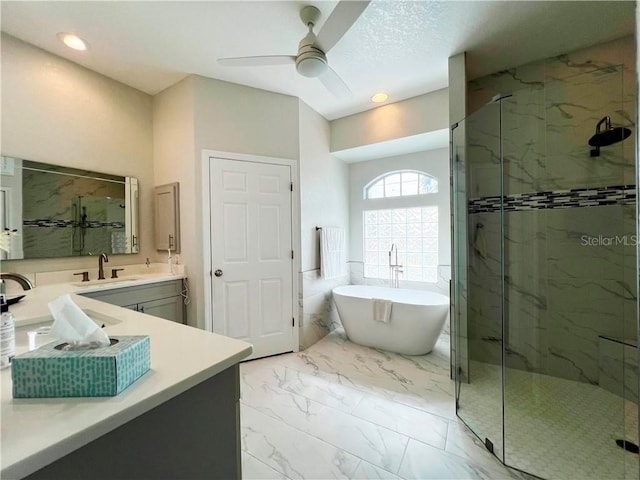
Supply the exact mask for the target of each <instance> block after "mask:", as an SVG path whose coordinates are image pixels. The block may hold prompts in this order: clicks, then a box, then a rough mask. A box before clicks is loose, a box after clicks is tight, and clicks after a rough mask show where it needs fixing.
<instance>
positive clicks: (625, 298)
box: [465, 37, 637, 388]
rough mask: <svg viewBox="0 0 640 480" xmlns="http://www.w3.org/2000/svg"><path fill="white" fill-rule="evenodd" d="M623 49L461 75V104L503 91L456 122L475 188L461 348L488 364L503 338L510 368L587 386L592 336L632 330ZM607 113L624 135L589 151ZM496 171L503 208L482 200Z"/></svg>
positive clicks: (595, 340) (620, 335) (630, 112)
mask: <svg viewBox="0 0 640 480" xmlns="http://www.w3.org/2000/svg"><path fill="white" fill-rule="evenodd" d="M634 59H635V50H634V41H633V38H632V37H626V38H622V39H619V40H617V41H614V42H610V43H607V44H603V45H597V46H594V47H591V48H588V49H584V50H580V51H578V52H573V53H569V54H566V55H561V56H558V57H554V58H550V59H546V60H543V61H539V62H535V63H533V64H529V65H525V66H522V67H517V68H514V69H511V70H509V71H505V72H500V73H497V74H494V75H490V76H487V77H483V78H480V79H476V80H473V81H471V82H470V83H469V96H470V105H471V110H474V109H477V108H478V106H479V105H482V104H483V103H486V102H487V101H488V100H489V99H490V98H492V97H493V96H494V95H496V94H501V95H505V94H511V95H512V96H511V97H510V98H507V99H505V100H503V101H502V112H500V111H499V110H500V104H499V103H493V104H490V105H487V106H485V107H483V108H482V109H481V110H478V111H477V112H476V113H474V114H472V115H471V116H470V117H468V118H467V120H466V125H465V126H466V130H467V153H468V154H467V172H468V177H467V181H468V189H469V197H468V198H469V199H471V200H474V199H476V200H477V199H482V201H480V202H474V203H473V205H472V209H471V210H470V213H469V225H468V229H469V240H470V244H469V278H468V282H469V283H468V292H467V294H468V301H469V310H468V315H469V326H468V329H469V331H468V334H469V345H470V346H469V354H470V357H471V359H474V360H480V361H486V362H490V363H496V364H497V363H500V362H501V342H500V341H501V340H504V346H505V362H506V364H507V366H509V367H512V368H516V369H522V370H529V371H534V372H538V373H546V374H550V375H554V376H559V377H563V378H568V379H572V380H577V381H581V382H587V383H591V384H598V382H599V376H602V372H599V354H598V351H599V348H598V346H599V342H600V337H601V336H608V337H612V338H616V339H621V340H622V339H635V338H636V336H637V332H636V311H635V309H636V295H637V293H636V287H635V271H636V254H635V246H634V242H635V237H634V235H635V217H634V212H635V205H634V202H633V201H631V200H630V198H629V197H633V198H635V190H634V187H635V185H634V184H635V179H634V178H635V151H634V144H635V130H636V129H635V125H633V120H632V119H634V118H635V67H634ZM500 113H502V129H501V131H500ZM605 115H609V116H611V120H612V123H613V124H614V125H624V126H628V127H629V128H631V129H632V131H633V134H632V136H631V137H630V138H628V139H627V140H625V141H624V142H623V143H618V144H615V145H612V146H610V147H604V148H602V150H601V155H600V157H595V158H593V157H591V156H590V150H591V147H589V145H588V144H587V141H588V139H589V138H590V137H591V135H593V133H594V131H595V126H596V124H597V122H598V121H599V120H600V118H602V117H603V116H605ZM500 133H501V134H502V136H500ZM501 149H502V150H501ZM500 153H502V156H503V159H504V163H503V167H502V169H501V166H500V161H499V160H500ZM501 181H502V182H503V185H502V188H503V189H504V190H503V191H504V195H505V196H506V197H507V198H506V199H505V202H506V203H505V205H509V206H508V207H507V208H505V212H504V214H503V218H502V219H501V214H500V212H499V208H498V210H495V209H493V210H492V209H491V208H490V207H487V206H486V205H488V204H491V203H492V202H493V203H494V204H495V202H496V201H497V202H498V203H499V198H500V195H501V184H500V183H501ZM611 186H616V187H620V188H618V189H617V190H616V191H613V190H611V191H606V190H602V189H603V187H611ZM572 189H584V190H583V191H581V192H573V193H571V192H570V190H572ZM589 189H591V190H589ZM595 189H600V190H595ZM620 192H622V193H620ZM632 194H633V195H632ZM488 197H489V198H488ZM490 197H494V198H493V199H491V198H490ZM496 197H497V198H496ZM578 199H580V200H578ZM587 199H591V201H587ZM563 202H564V204H563ZM567 202H568V203H567ZM483 204H484V205H483ZM585 205H588V206H585ZM501 221H502V222H503V226H502V228H501ZM501 241H504V249H503V250H502V254H503V255H504V257H503V258H501V244H500V242H501ZM502 261H504V271H502V270H501V268H502V267H501V265H502V263H501V262H502ZM502 274H504V280H505V284H504V306H505V312H504V314H505V328H504V329H503V328H502V321H501V317H500V315H501V296H502V285H501V278H502ZM600 363H602V362H600ZM619 377H620V378H624V375H623V372H619ZM621 388H623V387H621ZM627 388H628V387H627Z"/></svg>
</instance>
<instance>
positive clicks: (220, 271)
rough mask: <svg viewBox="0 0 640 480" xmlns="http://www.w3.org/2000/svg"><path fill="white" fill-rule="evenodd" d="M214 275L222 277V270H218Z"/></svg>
mask: <svg viewBox="0 0 640 480" xmlns="http://www.w3.org/2000/svg"><path fill="white" fill-rule="evenodd" d="M213 274H214V275H215V276H216V277H221V276H222V270H220V269H218V270H216V271H215V272H213Z"/></svg>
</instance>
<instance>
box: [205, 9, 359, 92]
mask: <svg viewBox="0 0 640 480" xmlns="http://www.w3.org/2000/svg"><path fill="white" fill-rule="evenodd" d="M369 2H370V0H368V1H352V0H342V1H341V2H339V3H338V5H337V6H336V7H335V8H334V9H333V11H332V12H331V15H329V18H327V21H326V22H325V23H324V25H323V26H322V29H321V30H320V32H318V35H317V36H316V34H315V33H313V27H314V25H315V24H316V22H317V21H318V19H319V18H320V10H318V9H317V8H316V7H314V6H313V5H307V6H305V7H303V8H302V10H300V19H301V20H302V22H303V23H304V24H305V25H306V26H307V27H308V28H309V33H307V35H306V36H305V37H304V38H303V39H302V40H300V43H299V44H298V54H297V55H265V56H258V57H232V58H219V59H218V63H219V64H220V65H224V66H227V67H259V66H265V65H291V64H295V66H296V70H297V71H298V73H299V74H300V75H303V76H305V77H310V78H317V79H318V80H320V81H321V82H322V84H323V85H324V86H325V87H326V88H327V90H329V91H330V92H331V93H333V94H334V95H335V96H337V97H342V98H344V97H351V90H349V87H348V86H347V85H346V84H345V83H344V81H343V80H342V79H341V78H340V76H339V75H338V74H337V73H336V72H335V71H334V70H333V69H332V68H331V67H330V66H329V64H328V62H327V55H326V54H327V52H329V50H331V49H332V48H333V47H334V46H335V44H336V43H338V42H339V41H340V39H341V38H342V36H343V35H344V34H345V33H347V31H348V30H349V28H351V26H352V25H353V24H354V23H355V21H356V20H357V19H358V17H359V16H360V15H361V14H362V12H363V11H364V9H365V8H367V5H369Z"/></svg>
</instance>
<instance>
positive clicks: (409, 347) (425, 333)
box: [333, 285, 449, 355]
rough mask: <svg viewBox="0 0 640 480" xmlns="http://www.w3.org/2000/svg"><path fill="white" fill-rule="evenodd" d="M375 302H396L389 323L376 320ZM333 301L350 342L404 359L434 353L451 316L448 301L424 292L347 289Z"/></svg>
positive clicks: (338, 290)
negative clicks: (434, 348) (378, 299)
mask: <svg viewBox="0 0 640 480" xmlns="http://www.w3.org/2000/svg"><path fill="white" fill-rule="evenodd" d="M373 298H383V299H386V300H391V301H392V302H393V304H392V306H391V316H390V318H389V322H387V323H385V322H378V321H375V320H374V319H373V301H372V300H371V299H373ZM333 299H334V300H335V302H336V307H337V308H338V315H340V320H341V321H342V325H343V326H344V330H345V332H346V333H347V337H348V338H349V340H351V341H352V342H355V343H358V344H360V345H365V346H367V347H373V348H380V349H382V350H388V351H390V352H396V353H401V354H405V355H425V354H427V353H429V352H430V351H431V350H433V347H434V346H435V344H436V341H437V340H438V337H439V336H440V333H441V332H442V328H443V327H444V323H445V321H446V320H447V315H448V314H449V297H447V296H445V295H441V294H439V293H434V292H426V291H422V290H407V289H404V288H389V287H373V286H368V285H345V286H342V287H336V288H334V289H333Z"/></svg>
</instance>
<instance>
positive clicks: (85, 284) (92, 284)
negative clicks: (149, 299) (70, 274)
mask: <svg viewBox="0 0 640 480" xmlns="http://www.w3.org/2000/svg"><path fill="white" fill-rule="evenodd" d="M136 280H139V278H134V277H126V278H107V279H105V280H91V281H89V282H78V283H72V284H71V285H73V286H74V287H95V286H98V285H112V284H114V283H122V282H135V281H136Z"/></svg>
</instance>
